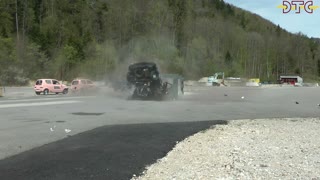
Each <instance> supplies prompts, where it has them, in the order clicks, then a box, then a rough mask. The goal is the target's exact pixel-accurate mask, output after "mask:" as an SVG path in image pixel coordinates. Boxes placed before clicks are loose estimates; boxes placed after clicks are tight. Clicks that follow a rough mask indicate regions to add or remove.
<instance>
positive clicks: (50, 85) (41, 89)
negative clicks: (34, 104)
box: [34, 79, 68, 95]
mask: <svg viewBox="0 0 320 180" xmlns="http://www.w3.org/2000/svg"><path fill="white" fill-rule="evenodd" d="M34 91H35V93H36V94H37V95H40V94H41V93H43V94H44V95H48V94H49V93H55V94H59V93H62V94H67V93H68V87H67V86H66V85H64V84H62V83H60V82H59V81H58V80H56V79H38V80H37V81H36V84H35V85H34Z"/></svg>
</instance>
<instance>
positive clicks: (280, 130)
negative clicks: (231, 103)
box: [133, 118, 320, 180]
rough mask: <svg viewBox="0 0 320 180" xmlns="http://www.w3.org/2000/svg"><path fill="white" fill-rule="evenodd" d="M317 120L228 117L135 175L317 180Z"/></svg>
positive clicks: (319, 153)
mask: <svg viewBox="0 0 320 180" xmlns="http://www.w3.org/2000/svg"><path fill="white" fill-rule="evenodd" d="M319 137H320V119H319V118H304V119H301V118H290V119H257V120H236V121H230V123H229V125H217V126H216V127H215V128H212V129H209V130H207V131H205V132H200V133H197V134H195V135H193V136H191V137H188V138H186V139H185V140H184V141H182V142H180V143H178V144H177V145H176V147H175V148H174V149H173V150H172V151H171V152H169V153H168V154H167V156H166V157H164V158H162V159H160V160H159V161H158V163H155V164H153V165H151V166H149V167H147V170H146V171H145V172H144V173H143V174H144V175H143V176H141V177H134V178H133V179H184V180H185V179H320V140H319Z"/></svg>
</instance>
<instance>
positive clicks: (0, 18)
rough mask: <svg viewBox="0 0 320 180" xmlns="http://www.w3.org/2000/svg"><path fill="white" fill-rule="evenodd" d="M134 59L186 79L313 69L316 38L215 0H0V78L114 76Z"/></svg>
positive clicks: (319, 54)
mask: <svg viewBox="0 0 320 180" xmlns="http://www.w3.org/2000/svg"><path fill="white" fill-rule="evenodd" d="M138 61H152V62H156V63H157V64H158V66H159V67H160V70H161V72H163V73H179V74H182V75H184V76H186V77H187V78H189V79H199V78H200V77H202V76H208V75H212V74H213V73H214V72H225V74H226V76H234V77H248V78H260V79H261V80H263V81H275V80H276V79H277V77H278V76H279V75H280V74H298V75H301V76H303V77H304V78H305V79H308V80H313V81H317V80H319V75H320V50H319V41H317V40H315V39H310V38H308V37H306V36H305V35H303V34H301V33H299V34H291V33H288V32H286V31H285V30H283V29H282V28H281V27H280V26H277V25H274V24H272V23H271V22H269V21H267V20H264V19H263V18H261V17H259V16H258V15H254V14H251V13H249V12H246V11H244V10H241V9H238V8H235V7H233V6H231V5H229V4H227V3H225V2H223V1H221V0H162V1H150V0H59V1H57V0H24V1H21V0H1V1H0V83H2V84H23V83H25V82H27V80H29V79H37V78H44V77H48V78H49V77H50V78H56V79H61V80H70V79H72V78H74V77H77V76H86V77H89V78H92V79H95V80H103V79H108V78H109V79H113V78H119V79H121V78H125V73H126V70H127V69H126V68H127V66H128V65H129V64H130V63H134V62H138Z"/></svg>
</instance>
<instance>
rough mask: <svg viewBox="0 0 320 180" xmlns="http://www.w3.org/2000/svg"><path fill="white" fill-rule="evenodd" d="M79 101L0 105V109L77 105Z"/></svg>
mask: <svg viewBox="0 0 320 180" xmlns="http://www.w3.org/2000/svg"><path fill="white" fill-rule="evenodd" d="M79 102H81V101H56V102H35V103H17V104H1V105H0V109H2V108H14V107H26V106H27V107H31V106H48V105H57V104H72V103H79Z"/></svg>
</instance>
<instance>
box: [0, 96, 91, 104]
mask: <svg viewBox="0 0 320 180" xmlns="http://www.w3.org/2000/svg"><path fill="white" fill-rule="evenodd" d="M91 97H96V96H77V97H51V98H36V99H11V100H3V101H1V100H0V103H2V102H4V103H6V102H30V101H48V100H50V101H54V100H64V99H84V98H91Z"/></svg>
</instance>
